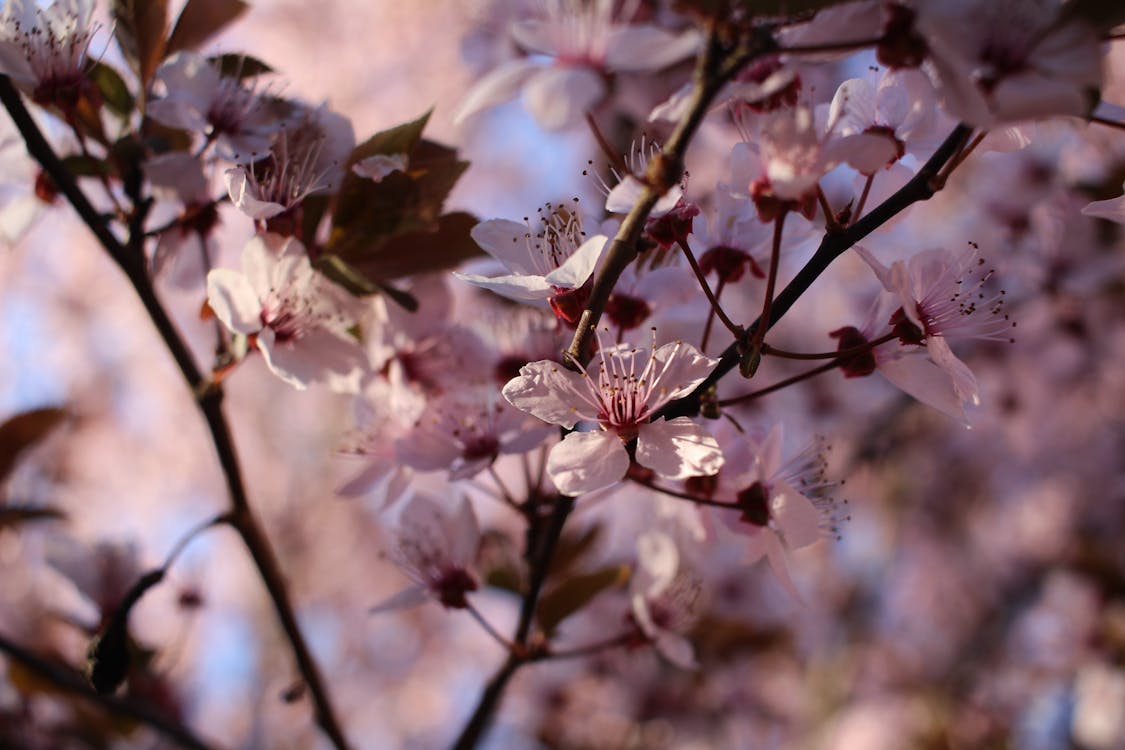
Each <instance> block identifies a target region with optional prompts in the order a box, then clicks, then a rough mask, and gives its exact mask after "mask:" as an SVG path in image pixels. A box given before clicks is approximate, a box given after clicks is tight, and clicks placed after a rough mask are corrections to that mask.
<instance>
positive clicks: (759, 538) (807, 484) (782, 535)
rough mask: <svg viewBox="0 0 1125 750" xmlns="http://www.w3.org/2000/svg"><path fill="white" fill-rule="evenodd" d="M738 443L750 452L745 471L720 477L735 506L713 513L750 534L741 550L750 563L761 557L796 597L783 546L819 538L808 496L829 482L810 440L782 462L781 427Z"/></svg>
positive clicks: (816, 518) (803, 544) (815, 512)
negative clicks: (805, 445) (733, 498)
mask: <svg viewBox="0 0 1125 750" xmlns="http://www.w3.org/2000/svg"><path fill="white" fill-rule="evenodd" d="M743 444H744V445H745V447H746V448H747V449H748V451H749V454H750V455H751V456H752V458H751V459H750V460H749V461H748V464H749V465H748V467H747V469H746V470H745V471H743V472H742V473H740V474H737V475H734V476H732V477H720V479H721V483H722V486H723V487H725V488H728V490H729V489H730V488H734V492H735V505H737V509H731V510H725V509H717V510H715V512H716V513H717V514H718V515H719V517H720V518H721V519H722V520H723V522H724V523H725V524H726V526H727V527H728V528H730V529H731V530H733V531H735V532H736V533H739V534H744V535H748V536H749V537H750V540H749V542H748V545H747V548H746V550H747V556H748V559H749V560H750V562H755V561H757V560H759V559H761V558H763V557H764V558H766V560H767V561H768V562H769V566H770V569H771V570H773V572H774V575H776V576H777V578H778V580H780V581H781V583H782V585H784V586H785V588H786V589H787V590H789V592H790V593H792V594H793V595H794V596H795V597H796V598H798V599H799V598H800V595H799V594H798V593H797V589H796V587H795V586H794V585H793V580H792V578H790V576H789V567H788V565H787V564H786V560H785V550H786V549H800V548H801V547H807V546H809V545H810V544H814V543H816V542H817V541H819V540H820V538H821V522H822V518H823V517H824V516H823V513H822V511H821V509H820V508H819V507H818V506H817V502H814V500H813V499H812V498H817V499H818V500H819V497H818V496H819V495H820V494H822V493H823V492H824V490H825V489H827V488H829V487H831V486H833V485H832V484H831V483H829V482H826V481H825V479H824V459H823V457H822V456H821V455H820V452H819V451H818V450H817V446H816V445H815V444H813V445H812V446H810V447H809V448H807V449H806V450H804V451H802V452H801V453H799V454H798V455H796V456H795V457H793V458H791V459H789V460H787V461H786V460H783V459H782V448H783V433H782V428H781V425H776V426H774V428H773V429H771V430H770V431H769V433H768V434H767V435H766V436H765V438H763V439H760V440H755V439H753V438H747V439H746V440H745V441H743ZM744 465H745V464H744ZM721 494H722V495H724V496H725V494H726V492H722V493H721Z"/></svg>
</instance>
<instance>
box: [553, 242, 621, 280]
mask: <svg viewBox="0 0 1125 750" xmlns="http://www.w3.org/2000/svg"><path fill="white" fill-rule="evenodd" d="M608 244H609V238H607V237H606V236H605V235H604V234H597V235H594V236H593V237H591V238H590V239H588V240H586V241H585V242H583V243H582V246H581V247H579V248H578V249H577V250H575V251H574V254H573V255H571V256H570V257H569V258H567V259H566V260H565V261H563V264H562V265H561V266H559V267H558V268H556V269H555V270H554V271H551V272H550V273H549V274H547V275H546V276H545V277H544V280H545V281H546V282H547V283H548V284H550V285H551V286H553V287H560V288H562V289H577V288H578V287H580V286H582V285H583V284H585V283H586V279H588V278H590V274H592V273H593V272H594V267H595V266H597V265H598V260H600V259H601V257H602V252H603V251H604V250H605V248H606V246H607V245H608Z"/></svg>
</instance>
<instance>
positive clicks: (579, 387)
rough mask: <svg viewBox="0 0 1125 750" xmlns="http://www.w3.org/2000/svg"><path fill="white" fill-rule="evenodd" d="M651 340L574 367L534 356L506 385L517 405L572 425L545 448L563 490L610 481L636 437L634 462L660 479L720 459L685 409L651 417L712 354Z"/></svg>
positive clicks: (712, 465) (691, 382) (702, 469)
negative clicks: (584, 426) (586, 427)
mask: <svg viewBox="0 0 1125 750" xmlns="http://www.w3.org/2000/svg"><path fill="white" fill-rule="evenodd" d="M655 343H656V342H655V333H654V334H653V344H654V348H652V349H644V348H633V347H630V346H628V345H620V346H616V347H613V348H609V349H605V348H602V349H601V351H599V353H598V354H596V355H595V356H594V359H593V360H591V362H590V365H589V367H588V368H581V372H572V371H570V370H567V369H565V368H564V367H562V365H560V364H558V363H557V362H551V361H540V362H532V363H530V364H527V365H525V366H524V367H523V368H521V369H520V374H519V377H516V378H513V379H512V380H511V381H509V382H508V384H507V385H506V386H504V391H503V392H504V397H505V398H507V399H508V401H510V402H511V403H512V405H513V406H515V407H516V408H518V409H522V410H523V411H526V412H528V413H530V414H533V415H535V416H536V417H538V418H539V419H542V420H543V421H544V422H548V423H550V424H557V425H560V426H562V427H565V428H566V429H568V430H571V429H574V427H575V425H577V424H578V423H580V422H586V423H593V424H596V425H597V427H596V429H593V430H591V431H588V432H571V433H570V434H568V435H567V436H566V437H565V438H563V440H562V442H560V443H558V444H557V445H555V446H554V447H553V448H552V449H551V453H550V456H549V457H548V460H547V472H548V474H550V476H551V479H552V480H553V481H554V483H555V486H557V487H558V488H559V491H560V492H562V493H564V494H567V495H580V494H582V493H584V492H591V491H593V490H597V489H601V488H603V487H608V486H609V485H611V484H613V483H614V482H617V481H618V480H620V479H621V478H622V477H624V476H625V473H626V472H627V471H628V470H629V463H630V457H629V451H628V450H627V448H626V445H627V444H630V443H632V442H633V441H634V440H636V449H635V457H636V461H637V463H638V464H640V465H641V466H644V467H646V468H649V469H652V470H653V471H655V472H656V473H657V474H658V475H660V476H662V477H664V478H666V479H684V478H686V477H690V476H698V475H708V474H714V473H715V472H717V471H718V470H719V467H721V466H722V465H723V454H722V451H721V450H720V449H719V444H718V443H717V442H715V439H714V438H713V437H711V434H710V433H709V432H707V430H705V429H704V428H703V427H701V426H700V425H697V424H696V423H695V422H693V421H692V420H691V419H690V418H688V417H677V418H676V419H671V420H656V421H650V420H651V419H652V417H653V415H654V414H655V413H656V412H657V411H658V410H659V409H660V408H661V407H662V406H664V405H665V404H667V403H668V402H669V401H672V400H673V399H676V398H679V397H680V396H685V395H687V394H688V393H691V391H692V390H694V389H695V387H696V386H697V385H699V384H700V383H701V382H703V380H704V379H705V378H706V377H707V375H708V374H709V373H710V372H711V370H712V369H714V367H715V365H716V360H713V359H710V358H708V357H705V356H703V355H702V354H700V353H699V351H698V350H696V349H695V347H693V346H691V345H690V344H685V343H683V342H681V341H677V342H674V343H670V344H665V345H663V346H661V347H659V348H656V347H655Z"/></svg>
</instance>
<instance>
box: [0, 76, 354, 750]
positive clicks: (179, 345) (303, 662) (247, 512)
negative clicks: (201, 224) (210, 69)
mask: <svg viewBox="0 0 1125 750" xmlns="http://www.w3.org/2000/svg"><path fill="white" fill-rule="evenodd" d="M0 102H3V104H4V107H5V109H7V110H8V113H9V114H10V115H11V117H12V121H13V122H14V123H15V125H16V127H17V128H18V129H19V131H20V134H21V135H22V136H23V139H24V141H25V142H26V144H27V150H28V153H30V154H31V156H32V157H33V158H34V159H35V160H36V161H37V162H39V164H40V166H42V167H43V170H44V171H45V172H46V173H47V174H48V175H49V176H50V177H51V179H52V180H54V182H55V184H56V185H58V187H59V190H60V191H62V193H63V195H65V196H66V198H67V200H68V201H69V202H70V204H71V205H72V206H73V207H74V210H75V211H76V212H77V213H78V216H79V218H81V219H82V221H83V222H84V223H85V224H86V226H87V227H89V229H90V231H91V232H93V234H94V236H95V237H96V238H97V240H98V242H99V243H100V244H101V246H102V247H103V248H104V249H105V251H106V252H107V253H109V256H110V257H111V258H113V260H114V262H115V263H117V265H118V266H119V267H120V268H121V270H122V271H123V272H124V273H125V276H126V277H127V278H128V279H129V282H130V284H132V286H133V289H134V290H135V291H136V293H137V296H138V297H140V299H141V303H142V304H143V305H144V308H145V311H146V312H147V313H148V315H149V318H150V319H151V320H152V322H153V325H155V326H156V330H157V332H158V333H159V334H160V338H161V339H162V340H163V341H164V344H165V346H166V347H167V348H168V351H169V352H171V354H172V358H173V359H174V360H175V361H176V365H177V366H178V367H179V369H180V373H181V374H182V375H183V378H184V380H185V381H186V382H187V384H188V386H189V387H190V388H191V390H192V393H193V394H195V398H196V403H197V404H198V406H199V409H200V411H202V413H203V416H204V418H205V419H206V421H207V426H208V428H209V429H210V431H211V438H212V442H213V443H214V445H215V451H216V453H217V454H218V457H219V463H220V465H221V466H222V470H223V475H224V477H225V478H226V482H227V489H228V491H229V494H230V505H231V521H230V523H231V525H232V526H233V527H234V528H235V529H236V530H237V531H238V533H239V536H241V537H242V541H243V543H244V544H245V545H246V547H247V549H248V550H249V552H250V556H251V557H252V558H253V560H254V563H255V565H256V566H257V568H258V573H259V575H260V576H261V578H262V582H263V583H264V584H265V587H266V591H267V592H268V594H269V597H270V600H271V602H272V603H273V607H274V610H275V611H276V612H277V616H278V619H279V620H280V621H281V626H282V629H283V630H284V631H285V635H286V637H287V638H288V640H289V643H290V646H291V647H292V650H293V655H294V657H295V659H296V661H297V668H298V670H300V672H301V676H302V677H303V678H304V681H305V683H306V685H307V686H308V689H309V693H310V695H311V696H312V700H313V704H314V709H315V714H316V720H317V723H318V724H319V725H320V726H321V728H322V729H323V730H324V733H325V734H326V735H328V737H329V738H330V739H331V741H332V744H333V745H334V746H335V747H337V748H340V749H341V750H342V749H343V748H346V747H347V740H346V739H345V738H344V733H343V730H342V729H341V728H340V724H339V722H338V721H337V719H336V714H335V712H334V711H333V709H332V704H331V702H330V701H329V698H328V691H327V689H326V687H325V683H324V680H323V678H322V677H321V675H320V671H319V669H318V668H317V666H316V662H315V661H314V660H313V658H312V652H311V651H309V648H308V645H307V644H306V643H305V639H304V636H303V635H302V634H301V631H300V628H299V627H298V625H297V618H296V615H295V614H294V611H293V605H292V603H291V602H290V601H289V594H288V592H287V590H286V587H285V578H284V576H283V575H282V572H281V566H280V565H279V564H278V561H277V557H276V556H275V555H274V553H273V550H272V548H271V547H270V545H269V542H268V541H267V540H266V536H265V533H264V532H263V530H262V527H261V523H260V522H259V521H258V519H257V517H256V516H255V515H254V513H253V512H252V510H251V508H250V505H249V502H248V500H247V496H246V490H245V487H244V485H243V481H242V470H241V468H240V466H239V462H238V454H237V453H236V452H235V448H234V440H233V439H232V438H231V433H230V427H229V425H228V424H227V421H226V416H225V415H224V414H223V408H222V400H223V391H222V388H221V387H220V386H219V385H218V384H217V383H213V382H211V381H210V380H209V379H208V378H205V377H204V376H203V374H202V373H201V372H200V370H199V368H198V367H197V366H196V364H195V359H194V358H193V357H192V354H191V350H190V349H189V348H188V346H187V344H186V343H185V342H184V340H183V339H182V338H181V337H180V334H179V332H178V331H177V330H176V326H175V324H174V323H173V322H172V320H171V318H169V317H168V314H167V312H166V311H165V310H164V307H163V305H161V303H160V300H159V299H158V298H157V296H156V290H155V289H154V288H153V286H152V282H151V281H150V279H149V276H148V271H147V268H146V265H145V257H144V248H143V244H144V232H143V229H142V227H141V224H142V223H143V222H142V221H141V220H139V218H138V217H143V213H144V212H145V211H146V210H147V204H146V203H145V202H144V201H141V200H137V199H138V198H139V195H135V196H134V200H135V201H136V205H134V207H133V208H134V211H135V212H136V213H135V214H134V215H133V217H132V220H131V221H130V225H131V226H130V228H131V230H132V231H131V234H132V236H131V237H130V238H129V241H128V245H125V244H122V242H121V241H120V240H119V239H117V237H116V236H115V235H114V234H113V232H111V231H110V229H109V227H108V226H107V224H106V222H105V220H104V219H103V217H102V216H101V215H100V214H99V213H98V212H97V211H96V210H95V209H94V207H93V206H92V205H91V204H90V201H89V200H88V199H87V198H86V195H85V194H84V193H83V192H82V190H81V188H79V187H78V183H77V182H76V181H75V179H74V176H73V175H72V174H71V173H70V170H68V169H67V168H66V166H65V165H64V164H63V163H62V161H61V160H60V159H59V158H58V155H56V154H55V152H54V149H53V148H52V147H51V145H50V143H48V142H47V140H46V138H44V137H43V134H42V133H41V132H40V130H39V127H38V126H37V125H36V124H35V121H34V120H33V119H32V118H31V114H30V113H29V112H28V111H27V108H26V107H25V106H24V103H23V100H22V99H21V98H20V94H19V92H18V91H17V90H16V88H15V86H13V85H12V82H11V79H9V78H8V77H7V76H3V75H0ZM126 187H127V188H129V187H130V186H128V185H127V186H126ZM130 192H139V185H138V186H136V187H134V188H133V189H132V190H130Z"/></svg>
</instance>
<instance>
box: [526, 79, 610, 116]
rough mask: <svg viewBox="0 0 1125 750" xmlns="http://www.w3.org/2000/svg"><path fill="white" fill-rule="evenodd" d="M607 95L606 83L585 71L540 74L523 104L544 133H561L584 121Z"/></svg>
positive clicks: (531, 81) (528, 88) (527, 89)
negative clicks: (551, 131) (546, 131)
mask: <svg viewBox="0 0 1125 750" xmlns="http://www.w3.org/2000/svg"><path fill="white" fill-rule="evenodd" d="M605 94H606V89H605V82H604V81H603V80H602V77H601V76H600V75H599V74H598V73H597V72H596V71H594V70H591V69H590V68H586V67H571V66H558V67H552V68H546V69H544V70H539V71H536V72H535V73H534V75H532V76H531V78H530V79H529V80H528V82H527V85H526V86H524V89H523V104H524V106H525V107H527V111H528V112H530V113H531V114H532V116H534V117H535V120H536V122H538V123H539V124H540V125H541V126H542V127H543V128H544V129H545V130H562V129H564V128H568V127H570V126H571V125H575V124H577V123H579V122H581V121H582V118H584V117H585V116H586V113H587V112H589V111H590V110H591V109H592V108H593V107H594V106H595V105H596V104H597V103H598V102H600V101H601V100H602V98H603V97H604V96H605Z"/></svg>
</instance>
